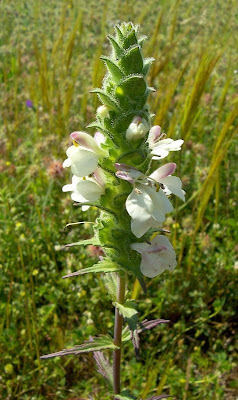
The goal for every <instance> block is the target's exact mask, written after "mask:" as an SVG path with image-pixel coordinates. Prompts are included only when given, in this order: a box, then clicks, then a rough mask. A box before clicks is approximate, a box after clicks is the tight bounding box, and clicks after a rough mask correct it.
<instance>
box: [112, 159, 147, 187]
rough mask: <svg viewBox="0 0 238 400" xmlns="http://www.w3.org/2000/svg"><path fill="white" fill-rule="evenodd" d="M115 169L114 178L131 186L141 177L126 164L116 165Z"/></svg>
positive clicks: (134, 169) (140, 173)
mask: <svg viewBox="0 0 238 400" xmlns="http://www.w3.org/2000/svg"><path fill="white" fill-rule="evenodd" d="M115 168H116V169H117V172H116V176H117V177H118V178H120V179H123V180H124V181H128V182H130V183H131V184H134V183H135V181H136V180H137V179H138V178H139V177H140V176H142V175H143V174H142V172H140V171H139V170H138V169H136V168H134V167H131V166H130V165H127V164H119V163H116V164H115Z"/></svg>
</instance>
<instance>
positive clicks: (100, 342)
mask: <svg viewBox="0 0 238 400" xmlns="http://www.w3.org/2000/svg"><path fill="white" fill-rule="evenodd" d="M118 348H119V347H117V346H115V345H114V343H113V339H112V338H111V337H110V336H109V335H101V336H98V337H95V338H92V339H91V340H88V341H86V342H84V343H83V344H80V345H79V346H74V347H73V348H71V349H63V350H61V351H58V352H56V353H51V354H47V355H45V356H41V357H40V358H41V359H46V358H53V357H62V356H67V355H70V354H75V355H78V354H82V353H89V352H91V351H99V350H106V349H112V350H116V349H118Z"/></svg>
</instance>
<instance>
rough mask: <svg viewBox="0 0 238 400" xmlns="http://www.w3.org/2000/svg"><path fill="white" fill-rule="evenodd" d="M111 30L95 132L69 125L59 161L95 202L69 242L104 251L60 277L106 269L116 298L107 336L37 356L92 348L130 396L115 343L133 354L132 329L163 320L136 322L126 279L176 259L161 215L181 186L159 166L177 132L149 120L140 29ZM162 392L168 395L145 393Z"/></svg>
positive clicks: (82, 199)
mask: <svg viewBox="0 0 238 400" xmlns="http://www.w3.org/2000/svg"><path fill="white" fill-rule="evenodd" d="M115 32H116V34H115V36H114V37H113V36H110V35H109V36H108V39H109V41H110V43H111V46H112V53H111V55H110V57H105V56H103V57H101V58H102V60H103V62H104V63H105V65H106V68H107V74H106V76H105V78H104V80H103V85H102V89H94V90H93V91H92V92H93V93H96V94H97V95H98V97H99V99H100V101H101V102H102V105H101V106H100V107H99V108H98V109H97V113H96V121H95V122H93V123H91V124H90V125H89V127H90V128H93V129H94V130H96V133H95V134H94V137H92V136H91V135H90V134H88V133H85V132H73V133H72V134H71V139H72V145H71V146H70V147H69V148H68V149H67V152H66V154H67V157H68V158H67V159H66V160H65V161H64V163H63V166H64V167H65V168H67V167H69V168H71V171H72V174H73V177H72V183H71V184H68V185H65V186H64V187H63V191H64V192H67V191H70V192H72V193H71V197H72V200H73V201H74V202H76V203H77V205H79V206H81V207H82V210H83V211H85V210H87V209H88V208H89V207H90V206H95V207H98V208H99V209H100V210H101V213H100V215H99V217H98V218H97V220H96V221H95V225H94V237H93V238H92V239H89V240H82V241H79V242H77V243H73V244H72V245H96V246H101V248H102V249H103V252H104V257H103V258H102V257H101V259H100V261H99V262H98V263H97V264H95V265H93V266H92V267H89V268H86V269H81V270H79V271H76V272H73V273H71V274H68V275H66V276H65V277H64V278H68V277H73V276H76V275H82V274H85V273H89V272H92V273H96V272H101V273H105V274H106V278H107V279H106V281H107V286H108V288H109V292H110V294H111V296H112V300H113V304H114V306H115V328H114V338H111V337H110V336H98V337H95V338H91V339H90V340H89V341H87V342H85V343H83V344H81V345H77V346H75V347H73V348H72V349H66V350H63V351H60V352H57V353H53V354H49V355H47V356H43V357H42V358H49V357H55V356H62V355H67V354H80V353H83V352H89V351H92V352H94V355H95V360H96V363H97V365H98V369H99V372H101V373H102V375H103V376H104V377H105V378H106V379H107V381H108V383H109V386H111V388H112V390H113V396H114V398H115V399H133V398H134V397H133V396H132V395H131V394H130V393H129V392H128V391H127V390H123V391H121V384H120V364H121V349H122V344H123V343H124V342H126V341H128V340H129V339H130V338H131V339H132V342H133V345H134V347H135V351H136V355H137V357H138V354H139V334H140V333H141V332H142V331H143V330H145V329H150V328H153V327H155V326H157V325H158V324H160V323H166V322H168V321H166V320H161V319H158V320H154V321H143V322H141V323H139V319H138V311H137V308H136V304H135V302H134V301H132V300H131V299H129V298H128V295H126V294H125V293H126V279H127V275H128V274H133V275H134V277H135V278H137V279H138V281H139V282H140V285H141V287H142V288H143V290H144V291H146V284H145V280H144V276H146V277H150V278H152V277H155V276H157V275H159V274H161V273H162V272H163V271H165V270H173V269H174V268H175V267H176V256H175V251H174V249H173V247H172V245H171V243H170V242H169V239H168V238H167V237H166V236H165V235H163V234H161V233H165V231H164V230H163V229H162V223H163V222H164V221H165V216H166V214H167V213H169V212H171V211H172V210H173V206H172V204H171V201H170V196H171V194H175V195H176V196H178V197H179V198H180V199H181V200H183V201H184V199H185V197H184V195H185V192H184V191H183V190H182V183H181V181H180V179H179V178H178V177H176V176H174V175H173V173H174V171H175V169H176V164H174V163H166V164H164V165H162V166H161V165H160V166H158V162H160V160H161V159H163V158H165V157H167V156H168V154H169V152H170V151H178V150H180V149H181V145H182V144H183V140H175V141H174V140H172V139H170V138H165V134H164V133H161V128H160V127H159V126H153V127H151V118H152V117H153V116H152V115H151V114H150V111H149V106H148V104H147V103H146V101H147V98H148V96H149V94H150V92H151V91H153V88H150V87H148V86H147V83H146V80H145V77H146V75H147V72H148V69H149V66H150V64H151V63H152V61H153V59H151V58H143V55H142V44H143V42H144V40H145V37H144V36H143V37H141V38H139V37H138V27H137V26H134V25H133V24H132V23H123V24H121V25H116V26H115ZM151 170H152V171H151ZM123 321H125V323H126V328H125V329H124V330H122V326H123ZM128 333H129V334H128ZM105 349H111V350H113V364H112V365H111V364H110V363H109V361H108V360H107V359H106V358H105V357H104V355H103V353H102V352H101V351H102V350H105ZM163 397H167V396H155V397H152V398H151V400H152V399H154V400H156V399H159V398H163Z"/></svg>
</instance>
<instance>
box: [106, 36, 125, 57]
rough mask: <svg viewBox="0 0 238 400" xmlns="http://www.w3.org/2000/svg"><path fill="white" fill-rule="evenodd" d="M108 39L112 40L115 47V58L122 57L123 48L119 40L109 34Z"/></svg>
mask: <svg viewBox="0 0 238 400" xmlns="http://www.w3.org/2000/svg"><path fill="white" fill-rule="evenodd" d="M108 40H110V43H111V46H112V48H113V52H114V57H115V59H118V58H120V57H121V56H122V54H123V49H122V48H121V47H120V45H119V44H118V43H117V41H116V40H115V39H114V37H113V36H111V35H108Z"/></svg>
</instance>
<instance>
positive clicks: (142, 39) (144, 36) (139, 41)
mask: <svg viewBox="0 0 238 400" xmlns="http://www.w3.org/2000/svg"><path fill="white" fill-rule="evenodd" d="M147 39H148V37H147V36H146V35H143V36H141V37H140V38H139V39H138V43H139V44H140V45H141V46H142V45H143V43H144V41H145V40H147Z"/></svg>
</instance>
